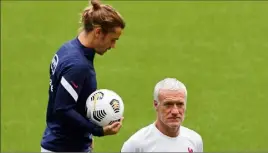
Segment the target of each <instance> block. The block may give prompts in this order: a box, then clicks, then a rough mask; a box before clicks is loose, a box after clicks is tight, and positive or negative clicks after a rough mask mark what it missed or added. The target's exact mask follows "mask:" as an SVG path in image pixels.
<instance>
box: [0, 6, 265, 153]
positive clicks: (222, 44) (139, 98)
mask: <svg viewBox="0 0 268 153" xmlns="http://www.w3.org/2000/svg"><path fill="white" fill-rule="evenodd" d="M103 3H108V4H111V5H112V6H113V7H115V8H116V9H117V10H119V11H120V13H121V14H122V15H123V16H124V18H125V20H126V22H127V27H126V29H125V31H124V33H123V35H122V37H121V38H120V40H119V41H118V43H117V46H116V49H114V50H112V51H110V52H109V53H107V54H106V55H105V56H102V57H100V56H97V57H96V59H95V65H96V71H97V77H98V84H99V88H109V89H112V90H115V91H116V92H118V93H119V94H120V95H121V96H122V98H123V100H124V103H125V120H124V125H123V127H122V129H121V131H120V133H119V134H118V135H116V136H109V137H105V138H96V142H95V150H94V151H96V152H118V151H120V149H121V147H122V144H123V142H124V141H125V140H127V139H128V138H129V136H130V135H132V134H133V133H135V132H136V131H137V130H138V129H140V128H142V127H144V126H146V125H148V124H150V123H152V122H153V121H154V119H155V111H154V109H153V104H152V101H153V96H152V95H153V88H154V85H155V84H156V83H157V82H158V81H159V80H161V79H164V78H165V77H176V78H178V79H179V80H181V81H183V82H184V83H185V84H186V86H187V88H188V92H189V99H188V105H187V112H186V113H187V114H186V115H187V116H186V120H185V122H184V125H185V126H187V127H189V128H191V129H194V130H195V131H197V132H199V133H200V134H201V136H202V137H203V141H204V151H205V152H212V151H215V152H216V151H217V152H224V151H237V152H238V151H240V152H242V151H256V152H257V151H267V150H268V147H267V143H266V139H267V137H268V132H267V124H268V123H267V121H268V119H267V116H268V112H267V107H268V103H267V97H266V95H267V94H268V88H267V85H268V81H267V78H268V72H267V65H268V62H267V59H268V43H267V41H268V37H267V36H268V20H267V14H268V2H267V1H262V2H253V1H244V2H242V1H240V2H232V1H229V2H228V1H203V2H199V1H191V2H187V1H168V2H165V1H103ZM87 5H88V2H87V1H38V2H37V1H2V2H1V151H2V152H6V151H11V152H13V151H14V152H15V151H16V152H18V151H21V152H26V151H27V152H28V151H29V152H35V151H36V152H39V151H40V140H41V136H42V133H43V130H44V128H45V113H46V106H47V100H48V86H49V64H50V62H51V59H52V56H53V55H54V53H55V52H56V50H57V49H58V48H59V47H60V46H61V45H62V43H64V42H65V41H67V40H70V39H72V38H74V37H75V36H76V35H77V32H78V28H79V18H80V15H79V14H80V12H81V11H82V10H83V9H84V8H85V7H86V6H87Z"/></svg>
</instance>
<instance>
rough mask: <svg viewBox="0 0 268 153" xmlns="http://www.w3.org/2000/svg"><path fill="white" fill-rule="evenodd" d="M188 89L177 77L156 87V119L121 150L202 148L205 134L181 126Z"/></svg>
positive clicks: (192, 150)
mask: <svg viewBox="0 0 268 153" xmlns="http://www.w3.org/2000/svg"><path fill="white" fill-rule="evenodd" d="M186 103H187V89H186V87H185V85H184V84H183V83H182V82H180V81H179V80H177V79H175V78H165V79H163V80H161V81H160V82H158V83H157V84H156V86H155V88H154V108H155V110H156V112H157V118H156V121H155V122H154V123H152V124H150V125H148V126H146V127H143V128H142V129H140V130H139V131H137V132H136V133H135V134H134V135H132V136H131V137H130V138H129V139H128V140H127V141H126V142H125V143H124V144H123V147H122V149H121V152H190V153H191V152H203V140H202V137H201V136H200V135H199V134H198V133H197V132H195V131H194V130H191V129H189V128H186V127H184V126H182V125H181V124H182V122H183V120H184V116H185V114H184V113H185V110H186Z"/></svg>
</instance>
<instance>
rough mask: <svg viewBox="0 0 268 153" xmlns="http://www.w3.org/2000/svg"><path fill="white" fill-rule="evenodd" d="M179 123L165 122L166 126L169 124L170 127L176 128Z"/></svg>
mask: <svg viewBox="0 0 268 153" xmlns="http://www.w3.org/2000/svg"><path fill="white" fill-rule="evenodd" d="M180 124H181V122H170V123H167V126H169V127H170V128H178V127H179V126H180Z"/></svg>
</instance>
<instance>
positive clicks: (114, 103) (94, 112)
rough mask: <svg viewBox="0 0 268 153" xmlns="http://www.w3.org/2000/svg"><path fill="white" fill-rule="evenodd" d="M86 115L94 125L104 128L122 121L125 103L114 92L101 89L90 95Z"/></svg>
mask: <svg viewBox="0 0 268 153" xmlns="http://www.w3.org/2000/svg"><path fill="white" fill-rule="evenodd" d="M86 113H87V117H88V118H89V119H90V120H91V121H93V123H95V124H97V125H99V126H102V127H103V126H106V125H109V124H112V123H114V122H116V121H120V119H121V117H122V116H123V113H124V103H123V100H122V98H121V97H120V96H119V95H118V94H117V93H115V92H114V91H112V90H108V89H99V90H96V91H95V92H93V93H92V94H90V95H89V97H88V99H87V101H86Z"/></svg>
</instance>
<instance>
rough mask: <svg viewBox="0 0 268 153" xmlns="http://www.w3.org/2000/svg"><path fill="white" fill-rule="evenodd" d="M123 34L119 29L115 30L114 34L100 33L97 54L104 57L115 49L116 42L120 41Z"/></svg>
mask: <svg viewBox="0 0 268 153" xmlns="http://www.w3.org/2000/svg"><path fill="white" fill-rule="evenodd" d="M121 33H122V28H120V27H117V28H115V29H114V32H110V33H107V34H104V33H102V32H100V34H99V35H98V37H97V47H96V48H95V49H96V52H97V53H98V54H99V55H103V54H104V53H105V52H107V51H108V50H110V49H111V48H115V44H116V41H117V40H118V39H119V37H120V36H121Z"/></svg>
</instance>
